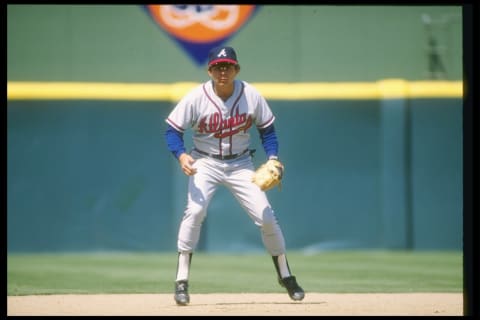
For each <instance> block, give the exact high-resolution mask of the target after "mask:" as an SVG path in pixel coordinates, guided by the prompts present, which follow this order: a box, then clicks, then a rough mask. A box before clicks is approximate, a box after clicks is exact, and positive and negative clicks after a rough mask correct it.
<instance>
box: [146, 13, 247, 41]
mask: <svg viewBox="0 0 480 320" xmlns="http://www.w3.org/2000/svg"><path fill="white" fill-rule="evenodd" d="M147 7H148V10H149V11H150V14H151V16H152V18H153V19H154V20H155V21H156V22H157V23H158V24H159V25H160V26H161V27H162V28H163V29H164V30H166V31H167V32H168V33H170V34H171V35H172V36H174V37H176V38H177V39H180V40H183V41H188V42H214V41H218V40H221V39H223V38H226V37H229V36H231V35H232V34H233V33H235V32H236V31H237V30H238V29H240V27H242V26H243V24H245V22H247V21H248V19H249V18H250V16H251V15H252V14H253V12H254V11H255V6H254V5H148V6H147Z"/></svg>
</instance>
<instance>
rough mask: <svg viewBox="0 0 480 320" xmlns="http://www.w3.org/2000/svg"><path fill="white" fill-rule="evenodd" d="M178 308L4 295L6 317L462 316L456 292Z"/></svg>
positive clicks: (245, 298) (139, 298)
mask: <svg viewBox="0 0 480 320" xmlns="http://www.w3.org/2000/svg"><path fill="white" fill-rule="evenodd" d="M190 300H191V301H190V304H189V305H188V306H177V305H176V304H175V302H174V301H173V294H109V295H104V294H96V295H76V294H69V295H42V296H9V297H7V315H8V316H93V315H96V316H167V315H171V316H180V315H182V316H183V315H198V316H206V315H212V316H214V315H259V316H269V315H270V316H271V315H282V316H289V315H290V316H293V315H295V316H302V315H303V316H313V315H345V316H349V315H354V316H362V315H365V316H366V315H394V316H397V315H398V316H401V315H405V316H432V315H439V316H462V315H463V294H461V293H389V294H382V293H371V294H352V293H346V294H330V293H308V292H307V293H306V296H305V299H304V300H303V301H300V302H295V301H292V300H290V299H289V298H288V296H287V295H286V294H270V293H268V294H252V293H242V294H231V293H229V294H226V293H225V294H224V293H221V294H219V293H215V294H191V296H190Z"/></svg>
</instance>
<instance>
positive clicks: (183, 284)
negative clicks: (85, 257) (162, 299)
mask: <svg viewBox="0 0 480 320" xmlns="http://www.w3.org/2000/svg"><path fill="white" fill-rule="evenodd" d="M174 298H175V302H176V303H177V304H178V305H179V306H186V305H187V304H188V303H189V302H190V296H189V295H188V281H187V280H179V281H176V282H175V297H174Z"/></svg>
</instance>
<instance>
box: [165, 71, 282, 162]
mask: <svg viewBox="0 0 480 320" xmlns="http://www.w3.org/2000/svg"><path fill="white" fill-rule="evenodd" d="M274 121H275V116H274V114H273V113H272V110H271V109H270V106H269V105H268V103H267V101H266V100H265V98H264V97H263V96H262V95H261V94H260V93H259V92H258V90H257V89H256V88H254V87H253V86H252V85H250V84H249V83H247V82H245V81H241V80H234V91H233V94H232V95H231V96H230V97H229V98H228V99H227V100H226V101H223V100H222V99H221V98H220V97H218V96H217V95H216V94H215V92H214V89H213V81H211V80H209V81H207V82H204V83H202V84H201V85H199V86H197V87H196V88H194V89H193V90H192V91H190V92H189V93H188V94H187V95H185V96H184V97H183V98H182V99H181V100H180V101H179V102H178V103H177V105H176V106H175V108H174V109H173V110H172V112H171V113H170V114H169V115H168V117H167V119H166V122H167V123H168V124H169V125H170V126H172V127H173V128H175V129H176V130H178V131H179V132H181V133H183V132H185V130H187V129H188V128H192V130H193V135H192V138H193V144H194V148H195V149H197V150H200V151H203V152H206V153H209V154H216V155H220V156H228V155H233V154H239V153H242V152H244V151H245V150H247V149H248V148H249V146H250V133H249V129H250V128H251V127H252V126H255V127H256V128H257V129H264V128H267V127H268V126H270V125H272V124H273V122H274Z"/></svg>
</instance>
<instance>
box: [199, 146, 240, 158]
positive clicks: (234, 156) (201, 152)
mask: <svg viewBox="0 0 480 320" xmlns="http://www.w3.org/2000/svg"><path fill="white" fill-rule="evenodd" d="M193 150H195V151H196V152H198V153H200V154H203V155H205V156H208V157H211V158H214V159H218V160H233V159H236V158H238V157H240V156H243V155H244V154H245V153H247V152H248V151H249V150H248V149H245V150H243V151H242V152H240V153H236V154H231V155H228V156H221V155H219V154H211V153H208V152H204V151H201V150H198V149H197V148H194V149H193Z"/></svg>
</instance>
